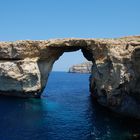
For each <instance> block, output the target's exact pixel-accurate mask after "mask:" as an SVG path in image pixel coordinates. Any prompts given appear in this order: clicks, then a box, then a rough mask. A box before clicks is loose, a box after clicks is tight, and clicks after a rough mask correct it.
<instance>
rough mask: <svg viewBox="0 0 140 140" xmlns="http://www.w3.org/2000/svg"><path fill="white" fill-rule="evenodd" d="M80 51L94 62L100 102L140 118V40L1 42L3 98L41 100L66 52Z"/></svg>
mask: <svg viewBox="0 0 140 140" xmlns="http://www.w3.org/2000/svg"><path fill="white" fill-rule="evenodd" d="M79 49H81V51H82V52H83V55H84V57H85V58H86V59H87V60H89V61H92V62H93V67H92V73H91V78H90V91H91V93H92V95H93V96H94V97H96V98H97V100H98V102H99V103H100V104H102V105H104V106H107V107H109V108H110V109H112V110H114V111H117V112H119V113H123V114H125V115H129V116H133V117H137V118H140V113H139V107H140V98H139V97H140V96H139V95H140V90H139V89H140V88H139V87H140V84H139V83H138V82H136V81H139V77H140V74H139V55H138V54H139V49H140V37H139V36H134V37H125V38H119V39H72V38H70V39H54V40H46V41H16V42H1V43H0V94H1V95H8V96H18V97H40V95H41V93H42V90H43V89H44V88H45V85H46V83H47V79H48V76H49V73H50V71H51V69H52V66H53V63H54V62H55V61H56V60H57V59H59V57H60V56H61V55H62V54H63V53H64V52H71V51H77V50H79ZM137 53H138V54H137ZM137 57H138V58H137ZM137 59H138V61H136V60H137ZM137 69H138V70H137ZM93 75H94V76H93ZM136 84H137V85H136ZM128 87H131V88H128ZM134 87H137V89H138V90H137V92H135V90H134ZM132 90H133V91H134V93H133V94H132ZM133 95H135V96H133ZM130 106H131V109H130V108H129V107H130Z"/></svg>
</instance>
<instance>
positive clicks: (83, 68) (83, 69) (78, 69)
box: [68, 62, 92, 73]
mask: <svg viewBox="0 0 140 140" xmlns="http://www.w3.org/2000/svg"><path fill="white" fill-rule="evenodd" d="M91 67H92V62H84V63H81V64H76V65H73V66H72V67H70V68H69V71H68V72H70V73H91Z"/></svg>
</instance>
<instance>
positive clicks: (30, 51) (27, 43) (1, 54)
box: [0, 36, 140, 60]
mask: <svg viewBox="0 0 140 140" xmlns="http://www.w3.org/2000/svg"><path fill="white" fill-rule="evenodd" d="M115 45H131V46H133V47H135V46H140V36H129V37H123V38H114V39H93V38H91V39H84V38H83V39H82V38H65V39H50V40H38V41H31V40H21V41H15V42H0V59H1V60H3V59H24V58H27V57H28V58H34V57H41V58H46V56H47V55H48V52H49V51H48V50H53V49H55V50H53V51H55V52H56V51H58V52H59V51H61V52H62V51H75V50H78V49H82V48H85V49H86V48H87V47H88V48H91V47H92V48H93V47H97V46H100V47H104V46H115Z"/></svg>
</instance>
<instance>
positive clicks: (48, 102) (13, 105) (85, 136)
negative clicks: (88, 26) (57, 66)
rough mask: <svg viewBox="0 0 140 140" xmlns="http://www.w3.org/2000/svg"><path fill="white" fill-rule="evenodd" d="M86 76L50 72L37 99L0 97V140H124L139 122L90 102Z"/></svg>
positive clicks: (137, 130)
mask: <svg viewBox="0 0 140 140" xmlns="http://www.w3.org/2000/svg"><path fill="white" fill-rule="evenodd" d="M88 79H89V75H88V74H72V73H63V72H52V73H51V75H50V77H49V82H48V86H47V87H46V89H45V91H44V93H43V96H42V98H41V99H18V98H5V97H1V98H0V140H128V139H132V138H131V135H132V134H135V133H140V123H139V122H138V121H133V120H132V119H131V120H130V119H122V118H120V117H119V116H116V115H115V114H114V113H110V112H109V111H107V110H106V109H104V108H103V107H101V106H99V105H98V104H96V103H94V102H93V100H92V98H91V97H90V94H89V91H88V83H89V82H88Z"/></svg>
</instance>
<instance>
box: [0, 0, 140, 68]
mask: <svg viewBox="0 0 140 140" xmlns="http://www.w3.org/2000/svg"><path fill="white" fill-rule="evenodd" d="M127 35H140V0H0V40H1V41H9V40H23V39H33V40H39V39H50V38H65V37H82V38H100V37H103V38H108V37H111V38H112V37H120V36H127ZM81 61H84V58H83V56H82V55H81V53H80V52H77V53H69V54H65V55H64V56H62V58H61V61H60V60H58V62H56V65H55V66H54V69H53V70H67V69H68V67H69V66H70V65H72V64H75V63H80V62H81Z"/></svg>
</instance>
